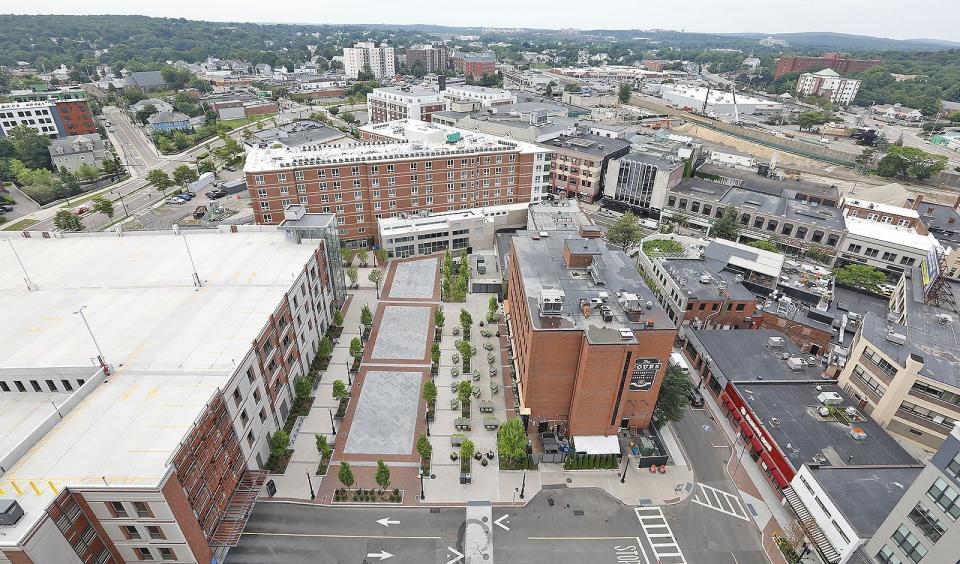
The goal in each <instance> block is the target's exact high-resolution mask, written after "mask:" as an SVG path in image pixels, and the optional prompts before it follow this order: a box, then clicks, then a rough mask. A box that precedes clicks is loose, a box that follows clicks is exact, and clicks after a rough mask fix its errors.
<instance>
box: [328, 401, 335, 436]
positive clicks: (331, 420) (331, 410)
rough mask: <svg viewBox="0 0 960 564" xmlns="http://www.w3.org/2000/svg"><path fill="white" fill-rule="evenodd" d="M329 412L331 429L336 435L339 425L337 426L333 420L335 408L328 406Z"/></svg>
mask: <svg viewBox="0 0 960 564" xmlns="http://www.w3.org/2000/svg"><path fill="white" fill-rule="evenodd" d="M327 413H329V414H330V430H331V431H332V432H333V434H334V435H336V434H337V426H336V424H334V422H333V409H331V408H329V407H328V408H327Z"/></svg>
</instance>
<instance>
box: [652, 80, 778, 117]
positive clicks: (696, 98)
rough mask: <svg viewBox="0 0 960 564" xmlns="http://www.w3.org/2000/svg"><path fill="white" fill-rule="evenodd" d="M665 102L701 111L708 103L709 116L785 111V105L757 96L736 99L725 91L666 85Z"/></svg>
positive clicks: (663, 88) (662, 92)
mask: <svg viewBox="0 0 960 564" xmlns="http://www.w3.org/2000/svg"><path fill="white" fill-rule="evenodd" d="M661 96H662V97H663V101H664V102H667V103H668V104H673V105H674V106H677V107H678V108H690V109H694V110H697V111H700V110H702V109H703V108H704V101H706V111H705V112H704V113H706V114H707V115H711V114H715V115H723V116H728V117H736V115H737V114H738V113H739V114H759V113H777V112H781V111H783V104H782V103H780V102H776V101H774V100H764V99H762V98H757V97H756V96H747V95H740V96H737V97H736V104H734V96H733V94H731V93H730V92H724V91H723V90H709V91H708V90H707V88H705V87H703V86H689V85H664V86H663V87H662V88H661Z"/></svg>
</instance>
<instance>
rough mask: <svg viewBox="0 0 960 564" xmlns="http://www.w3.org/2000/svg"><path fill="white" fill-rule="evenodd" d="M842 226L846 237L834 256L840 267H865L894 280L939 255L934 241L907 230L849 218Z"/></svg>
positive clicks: (932, 237) (937, 242)
mask: <svg viewBox="0 0 960 564" xmlns="http://www.w3.org/2000/svg"><path fill="white" fill-rule="evenodd" d="M844 223H845V225H846V228H847V233H846V236H845V237H844V239H843V244H842V245H841V247H840V252H839V253H838V255H837V262H838V263H839V264H866V265H868V266H872V267H874V268H878V269H880V270H883V271H884V272H886V273H888V274H889V275H890V276H893V277H897V276H900V275H902V274H903V273H904V272H909V271H910V269H911V268H912V267H913V266H915V265H920V264H921V263H923V261H924V260H926V258H927V256H928V255H930V253H934V254H936V253H937V252H941V251H942V248H941V245H940V242H939V241H937V239H936V237H934V236H933V235H931V234H929V233H927V234H924V235H921V234H920V233H918V232H917V231H916V230H914V229H912V228H910V227H897V226H895V225H891V224H888V223H880V222H878V221H875V220H872V219H864V218H861V217H852V216H847V217H846V218H845V221H844ZM921 227H922V224H921ZM923 229H924V231H925V230H926V228H925V227H924V228H923Z"/></svg>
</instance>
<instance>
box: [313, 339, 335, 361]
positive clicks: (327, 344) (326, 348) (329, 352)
mask: <svg viewBox="0 0 960 564" xmlns="http://www.w3.org/2000/svg"><path fill="white" fill-rule="evenodd" d="M331 356H333V341H331V340H330V337H328V336H326V335H324V336H323V338H322V339H320V344H319V345H317V358H323V359H326V360H328V361H329V360H330V357H331Z"/></svg>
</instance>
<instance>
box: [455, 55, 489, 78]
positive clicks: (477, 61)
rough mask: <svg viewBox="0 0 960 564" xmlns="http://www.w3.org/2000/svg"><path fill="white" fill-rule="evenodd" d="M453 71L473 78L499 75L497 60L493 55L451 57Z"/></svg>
mask: <svg viewBox="0 0 960 564" xmlns="http://www.w3.org/2000/svg"><path fill="white" fill-rule="evenodd" d="M451 62H452V63H453V69H454V70H456V71H457V72H459V73H463V74H464V75H465V76H469V77H471V78H482V77H483V76H484V75H490V76H493V75H495V74H497V58H496V57H494V56H493V55H479V54H471V53H467V54H460V55H454V56H453V57H451Z"/></svg>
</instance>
